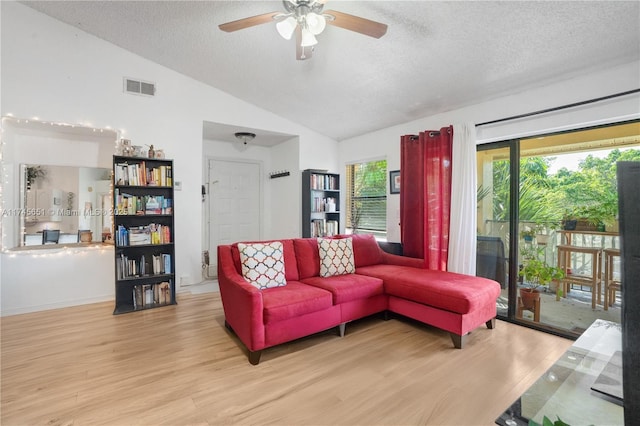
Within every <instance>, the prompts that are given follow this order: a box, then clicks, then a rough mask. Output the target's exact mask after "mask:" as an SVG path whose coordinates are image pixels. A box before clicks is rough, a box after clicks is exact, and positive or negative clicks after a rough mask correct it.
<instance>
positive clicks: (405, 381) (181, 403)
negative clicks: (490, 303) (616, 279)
mask: <svg viewBox="0 0 640 426" xmlns="http://www.w3.org/2000/svg"><path fill="white" fill-rule="evenodd" d="M178 303H179V304H178V305H177V306H170V307H165V308H160V309H155V310H149V311H142V312H136V313H131V314H126V315H120V316H113V315H112V310H113V305H112V304H111V303H99V304H92V305H85V306H80V307H73V308H65V309H59V310H53V311H45V312H39V313H34V314H25V315H16V316H11V317H5V318H2V319H1V327H2V329H1V331H2V351H1V354H2V359H1V362H2V375H1V379H2V396H1V401H2V405H1V418H0V420H1V423H2V425H4V426H9V425H70V424H74V425H87V424H91V425H93V424H111V425H125V424H148V425H157V424H168V425H182V424H200V425H219V424H260V425H262V424H275V425H303V424H314V425H356V424H358V425H374V424H393V425H414V424H425V425H445V424H449V425H491V424H493V422H494V420H495V418H497V417H498V416H499V415H500V413H501V412H502V411H503V410H504V409H505V408H506V407H507V406H509V405H510V404H511V403H512V402H513V401H514V400H515V399H516V398H517V397H518V396H519V395H520V394H521V393H522V392H524V391H525V390H526V389H527V388H528V387H529V386H530V385H531V384H532V383H533V382H534V381H535V380H536V379H537V378H538V376H540V375H541V374H542V373H543V372H544V371H545V370H546V369H547V368H548V367H549V366H550V365H551V364H553V362H554V361H555V360H556V359H557V358H558V357H560V355H561V354H562V353H563V352H564V351H565V350H566V349H567V348H568V347H569V346H570V345H571V343H572V342H571V341H569V340H565V339H563V338H559V337H556V336H551V335H547V334H544V333H541V332H537V331H534V330H530V329H526V328H523V327H519V326H515V325H512V324H508V323H505V322H502V321H498V322H497V324H496V328H495V329H494V330H488V329H487V328H486V327H484V326H483V327H481V328H480V329H478V330H476V331H474V332H473V333H472V334H471V336H469V338H468V340H467V344H466V347H465V348H464V349H462V350H456V349H454V348H453V346H452V343H451V339H450V338H449V335H448V334H447V333H445V332H442V331H440V330H437V329H434V328H431V327H428V326H424V325H421V324H417V323H414V322H411V321H409V320H398V319H392V320H390V321H383V320H382V319H381V317H377V316H376V317H371V318H367V319H364V320H361V321H357V322H354V323H350V324H349V325H347V335H346V336H345V337H344V338H340V337H338V336H337V334H336V332H335V331H333V330H332V331H328V332H325V333H321V334H318V335H315V336H312V337H309V338H305V339H301V340H299V341H296V342H293V343H290V344H286V345H281V346H279V347H276V348H272V349H268V350H266V351H265V352H264V353H263V355H262V360H261V362H260V364H259V365H257V366H252V365H250V364H249V363H248V361H247V358H246V356H245V353H244V350H243V348H242V347H241V346H240V344H239V343H238V341H237V339H236V338H235V337H234V336H232V335H231V334H230V333H229V332H228V331H227V330H226V329H225V327H224V317H223V313H222V307H221V303H220V298H219V294H218V293H207V294H198V295H188V294H180V295H179V299H178Z"/></svg>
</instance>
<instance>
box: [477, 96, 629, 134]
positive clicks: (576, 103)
mask: <svg viewBox="0 0 640 426" xmlns="http://www.w3.org/2000/svg"><path fill="white" fill-rule="evenodd" d="M637 92H640V89H633V90H628V91H626V92H620V93H615V94H613V95H607V96H602V97H600V98H594V99H589V100H587V101H581V102H575V103H572V104H567V105H562V106H558V107H553V108H547V109H541V110H539V111H534V112H528V113H526V114H520V115H512V116H511V117H505V118H500V119H498V120H492V121H485V122H484V123H479V124H476V127H480V126H486V125H489V124H496V123H502V122H503V121H510V120H517V119H519V118H526V117H532V116H534V115H540V114H546V113H547V112H554V111H560V110H563V109H568V108H573V107H577V106H582V105H587V104H592V103H595V102H600V101H605V100H607V99H612V98H617V97H620V96H626V95H630V94H632V93H637Z"/></svg>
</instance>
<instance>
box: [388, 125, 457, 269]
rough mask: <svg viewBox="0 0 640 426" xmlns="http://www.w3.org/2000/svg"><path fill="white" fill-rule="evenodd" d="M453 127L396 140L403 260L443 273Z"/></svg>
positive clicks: (447, 236) (445, 265) (446, 252)
mask: <svg viewBox="0 0 640 426" xmlns="http://www.w3.org/2000/svg"><path fill="white" fill-rule="evenodd" d="M452 146H453V126H449V127H443V128H442V129H440V131H437V130H427V131H424V132H420V135H419V136H414V135H406V136H402V138H401V140H400V155H401V157H400V232H401V239H402V249H403V253H404V255H405V256H410V257H417V258H422V259H424V261H425V267H426V268H428V269H433V270H440V271H446V270H447V259H448V249H449V213H450V209H451V153H452Z"/></svg>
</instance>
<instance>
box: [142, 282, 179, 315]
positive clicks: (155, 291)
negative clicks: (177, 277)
mask: <svg viewBox="0 0 640 426" xmlns="http://www.w3.org/2000/svg"><path fill="white" fill-rule="evenodd" d="M170 303H171V283H170V282H167V281H165V282H161V283H157V284H142V285H135V286H133V309H142V308H149V307H152V306H158V305H168V304H170Z"/></svg>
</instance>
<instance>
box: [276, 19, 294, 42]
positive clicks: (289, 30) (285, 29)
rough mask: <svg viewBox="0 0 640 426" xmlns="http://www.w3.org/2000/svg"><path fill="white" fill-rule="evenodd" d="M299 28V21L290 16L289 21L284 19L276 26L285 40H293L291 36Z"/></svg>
mask: <svg viewBox="0 0 640 426" xmlns="http://www.w3.org/2000/svg"><path fill="white" fill-rule="evenodd" d="M297 26H298V21H297V20H296V18H294V17H293V16H289V17H288V18H287V19H283V20H282V21H280V22H278V23H277V24H276V29H277V30H278V33H279V34H280V35H281V36H282V38H284V39H285V40H291V36H292V35H293V32H294V31H295V29H296V27H297Z"/></svg>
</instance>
